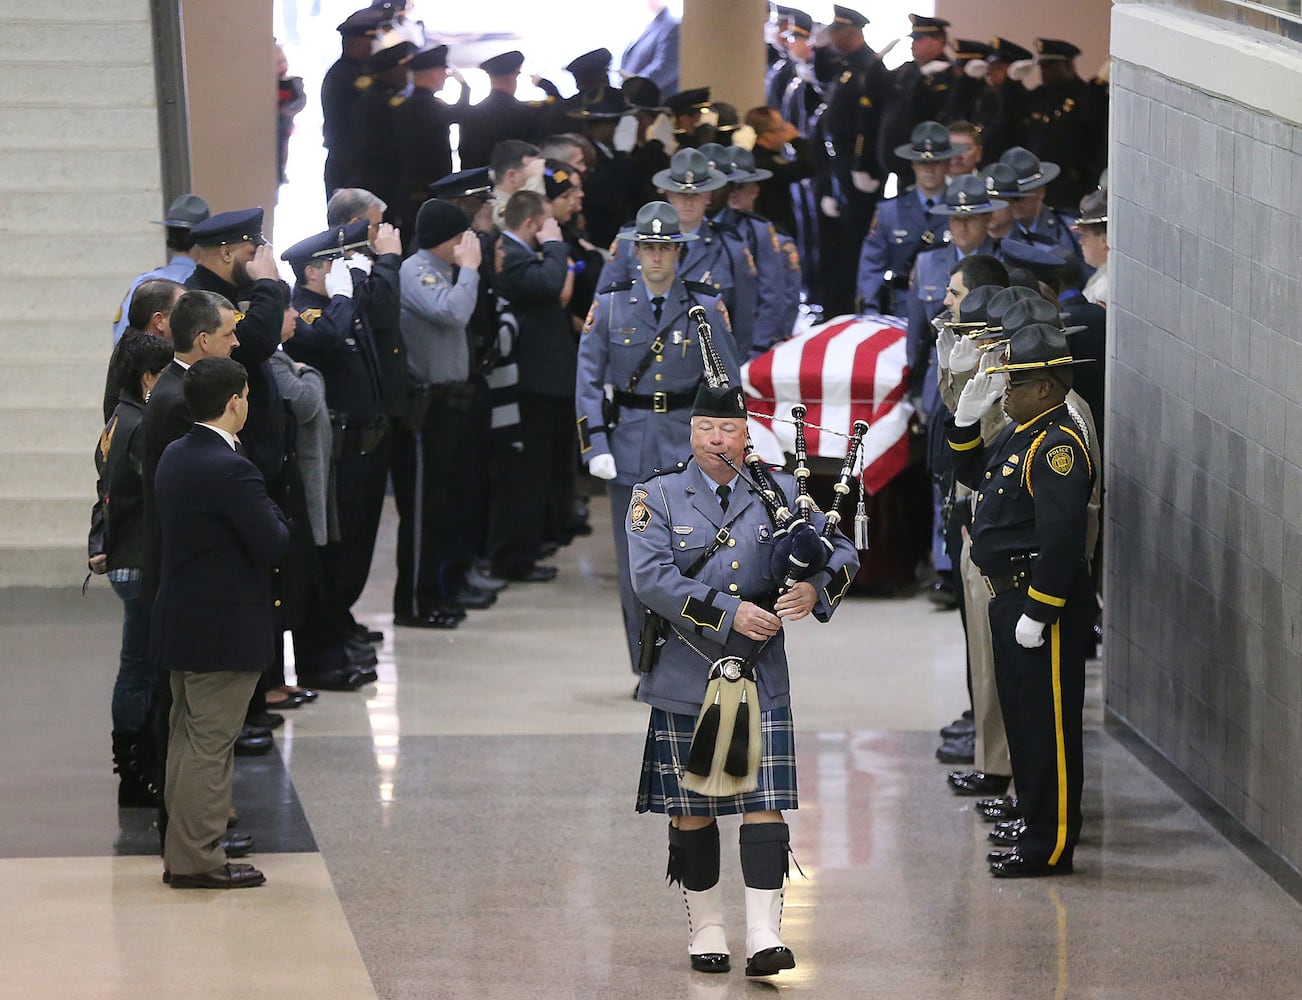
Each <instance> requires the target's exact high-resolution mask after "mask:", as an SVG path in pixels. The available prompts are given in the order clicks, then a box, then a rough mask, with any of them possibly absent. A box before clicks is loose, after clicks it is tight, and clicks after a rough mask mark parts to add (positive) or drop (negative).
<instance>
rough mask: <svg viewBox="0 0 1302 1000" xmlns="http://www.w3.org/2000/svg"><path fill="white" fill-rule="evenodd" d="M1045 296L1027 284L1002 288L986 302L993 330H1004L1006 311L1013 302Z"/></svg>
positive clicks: (987, 317)
mask: <svg viewBox="0 0 1302 1000" xmlns="http://www.w3.org/2000/svg"><path fill="white" fill-rule="evenodd" d="M1043 298H1044V296H1043V295H1041V294H1040V293H1039V292H1038V291H1036V290H1035V289H1034V288H1027V287H1026V286H1025V285H1009V286H1008V287H1007V288H1001V289H999V291H997V292H995V293H994V294H993V295H991V296H990V301H989V302H988V303H987V304H986V322H987V323H988V324H989V325H990V328H991V330H992V331H995V330H1002V329H1003V328H1004V313H1006V312H1007V311H1008V310H1009V309H1011V308H1012V306H1013V303H1015V302H1025V301H1027V300H1029V299H1043ZM959 308H960V309H961V308H962V306H961V305H960V307H959Z"/></svg>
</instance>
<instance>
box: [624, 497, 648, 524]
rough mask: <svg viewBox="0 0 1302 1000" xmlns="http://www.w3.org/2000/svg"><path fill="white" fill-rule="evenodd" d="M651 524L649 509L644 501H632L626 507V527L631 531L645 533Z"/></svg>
mask: <svg viewBox="0 0 1302 1000" xmlns="http://www.w3.org/2000/svg"><path fill="white" fill-rule="evenodd" d="M650 523H651V508H650V507H648V506H647V505H646V501H645V500H634V501H633V502H632V503H631V504H629V505H628V526H629V528H630V529H631V530H633V531H645V530H646V526H647V525H648V524H650Z"/></svg>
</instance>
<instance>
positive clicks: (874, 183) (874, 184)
mask: <svg viewBox="0 0 1302 1000" xmlns="http://www.w3.org/2000/svg"><path fill="white" fill-rule="evenodd" d="M850 181H851V183H853V184H854V189H855V190H856V191H862V192H863V193H864V194H872V193H873V192H874V191H876V190H877V189H878V188H879V187H881V186H882V182H881V181H879V180H878V179H877V178H876V177H874V176H873V175H872V174H870V173H868V171H866V170H851V171H850Z"/></svg>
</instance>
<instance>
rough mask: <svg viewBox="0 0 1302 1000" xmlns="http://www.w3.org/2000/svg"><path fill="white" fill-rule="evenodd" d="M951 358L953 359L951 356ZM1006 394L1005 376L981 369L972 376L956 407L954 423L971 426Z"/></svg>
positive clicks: (964, 387) (957, 425)
mask: <svg viewBox="0 0 1302 1000" xmlns="http://www.w3.org/2000/svg"><path fill="white" fill-rule="evenodd" d="M950 360H951V361H952V360H953V357H952V356H951V358H950ZM1003 394H1004V377H1003V375H1001V374H999V373H997V372H995V373H991V372H987V371H980V372H977V373H976V374H975V375H973V376H972V379H971V380H970V381H969V382H968V384H967V385H965V386H963V392H962V394H961V395H960V396H959V397H958V405H957V406H956V407H954V425H955V426H956V427H971V426H972V425H973V424H975V423H976V422H977V421H978V420H980V419H981V418H982V417H983V416H985V414H986V411H987V410H989V409H990V407H991V406H993V405H994V404H995V402H996V401H997V400H998V399H999V397H1000V396H1002V395H1003Z"/></svg>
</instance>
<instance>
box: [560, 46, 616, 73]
mask: <svg viewBox="0 0 1302 1000" xmlns="http://www.w3.org/2000/svg"><path fill="white" fill-rule="evenodd" d="M614 58H615V57H614V56H612V55H611V54H610V49H593V50H592V51H591V52H585V53H583V55H581V56H578V57H576V58H575V59H573V60H571V61H570V64H569V65H568V66H566V67H565V72H567V73H569V74H571V75H572V76H573V77H574V78H575V79H576V80H586V79H588V78H589V77H593V76H601V75H602V74H603V73H606V72H609V70H610V64H611V62H613V61H614Z"/></svg>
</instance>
